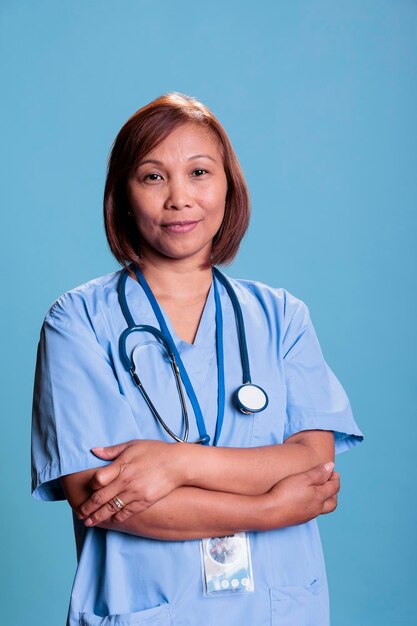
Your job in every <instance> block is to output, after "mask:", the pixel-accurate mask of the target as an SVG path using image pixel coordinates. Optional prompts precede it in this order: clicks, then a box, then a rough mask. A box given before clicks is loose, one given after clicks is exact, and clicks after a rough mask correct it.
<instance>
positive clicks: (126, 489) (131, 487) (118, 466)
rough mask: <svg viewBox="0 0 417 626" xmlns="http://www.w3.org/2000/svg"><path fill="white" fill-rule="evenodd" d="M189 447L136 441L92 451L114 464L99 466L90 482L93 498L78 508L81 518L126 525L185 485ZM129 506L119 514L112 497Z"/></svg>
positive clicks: (88, 522)
mask: <svg viewBox="0 0 417 626" xmlns="http://www.w3.org/2000/svg"><path fill="white" fill-rule="evenodd" d="M184 446H187V444H179V443H176V444H173V443H164V442H162V441H153V440H139V439H133V440H131V441H127V442H126V443H121V444H118V445H115V446H108V447H106V448H92V452H94V454H95V455H96V456H98V457H100V458H101V459H106V460H113V463H111V464H110V465H107V466H105V467H100V468H99V469H98V470H97V471H96V472H95V473H94V475H93V477H92V478H91V480H90V484H89V486H90V487H91V489H92V490H93V491H94V492H93V493H92V495H91V496H90V497H89V498H88V500H86V501H85V502H83V504H82V505H81V506H80V507H79V508H78V510H77V513H78V518H79V519H84V523H85V525H86V526H95V525H97V524H99V523H101V522H102V521H104V520H106V519H108V518H110V517H112V518H113V519H114V520H116V521H117V522H124V521H125V520H126V519H127V518H128V517H130V516H131V515H132V514H133V513H139V512H141V511H144V510H145V509H147V508H148V507H150V506H151V505H152V504H154V503H155V502H157V501H158V500H160V499H161V498H163V497H164V496H167V495H168V494H169V493H170V492H171V491H173V490H174V489H176V488H177V487H179V486H181V485H182V481H183V471H182V468H183V467H184V466H185V463H186V461H185V458H186V457H185V454H186V452H185V451H186V448H185V447H184ZM115 496H118V497H119V498H120V500H121V501H122V502H123V504H125V505H126V506H125V507H124V508H123V509H121V510H120V511H118V509H117V506H116V505H115V503H114V502H113V498H114V497H115Z"/></svg>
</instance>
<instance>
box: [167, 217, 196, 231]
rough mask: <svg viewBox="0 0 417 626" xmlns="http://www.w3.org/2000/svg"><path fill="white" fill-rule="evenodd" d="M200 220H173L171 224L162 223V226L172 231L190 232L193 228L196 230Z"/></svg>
mask: <svg viewBox="0 0 417 626" xmlns="http://www.w3.org/2000/svg"><path fill="white" fill-rule="evenodd" d="M199 221H200V220H198V221H194V222H190V221H184V222H172V223H171V224H162V226H163V228H165V229H166V230H168V231H169V232H170V233H189V232H190V231H191V230H194V228H195V227H196V226H197V224H198V222H199Z"/></svg>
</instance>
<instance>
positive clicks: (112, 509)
mask: <svg viewBox="0 0 417 626" xmlns="http://www.w3.org/2000/svg"><path fill="white" fill-rule="evenodd" d="M128 497H129V495H128V494H127V493H124V492H122V493H121V494H119V495H118V496H117V498H118V501H119V502H121V503H122V504H123V508H122V509H120V507H119V506H117V504H116V503H115V501H114V499H113V498H111V499H110V500H109V501H108V502H106V503H105V504H104V505H103V506H101V507H100V508H99V509H97V510H96V511H94V513H91V515H89V516H88V517H87V519H85V520H84V525H85V526H88V527H90V526H97V525H98V524H101V522H104V521H106V520H108V519H109V518H111V517H113V515H116V513H119V512H120V511H121V510H123V509H124V508H125V507H126V508H127V506H128V505H129V504H130V503H129V501H128Z"/></svg>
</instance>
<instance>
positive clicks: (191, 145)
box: [146, 122, 221, 158]
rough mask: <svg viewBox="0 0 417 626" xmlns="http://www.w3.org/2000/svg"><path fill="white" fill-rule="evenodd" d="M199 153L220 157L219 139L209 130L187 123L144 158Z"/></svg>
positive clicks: (185, 155) (175, 130)
mask: <svg viewBox="0 0 417 626" xmlns="http://www.w3.org/2000/svg"><path fill="white" fill-rule="evenodd" d="M200 153H206V154H210V155H211V156H213V157H220V156H221V147H220V142H219V139H218V137H217V136H216V135H215V133H214V132H213V131H212V130H211V129H209V128H206V127H204V126H201V125H200V124H196V123H193V122H187V123H185V124H181V125H180V126H177V128H175V129H174V130H173V131H172V132H171V133H170V134H169V135H168V136H167V137H165V139H164V140H163V141H161V143H159V144H158V145H157V146H155V147H154V148H152V150H150V151H149V153H148V154H147V155H146V157H147V158H149V157H151V156H155V155H159V156H161V155H163V156H165V157H168V156H169V155H170V154H171V155H174V154H175V155H177V156H181V155H183V156H184V157H190V156H193V155H195V154H200Z"/></svg>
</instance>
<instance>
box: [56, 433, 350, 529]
mask: <svg viewBox="0 0 417 626" xmlns="http://www.w3.org/2000/svg"><path fill="white" fill-rule="evenodd" d="M94 450H95V454H96V455H97V456H99V457H101V458H103V459H108V460H113V462H112V463H111V464H110V465H107V466H105V467H100V468H93V469H91V470H85V471H82V472H77V473H75V474H69V475H67V476H63V477H62V478H61V482H62V485H63V487H64V490H65V494H66V497H67V499H68V501H69V503H70V505H71V506H72V508H73V509H74V510H75V511H76V512H77V514H78V516H79V518H80V519H83V520H84V522H85V523H86V525H87V526H93V525H94V526H100V527H101V528H107V529H111V530H118V531H121V532H126V533H130V534H134V535H140V536H145V537H151V538H154V539H160V540H186V539H197V538H201V537H210V536H221V535H226V534H231V533H234V532H238V531H242V530H268V529H271V528H279V527H283V526H289V525H293V524H300V523H303V522H306V521H308V520H309V519H312V518H313V517H317V516H318V515H320V514H322V513H329V512H331V511H333V510H334V509H335V507H336V504H337V492H338V490H339V476H338V474H337V473H334V472H332V466H331V467H330V468H329V469H328V470H326V469H325V467H324V465H323V464H324V463H327V462H333V461H334V436H333V432H332V431H318V430H311V431H303V432H300V433H296V434H295V435H293V436H291V437H289V438H288V439H287V440H286V441H285V442H284V444H278V445H272V446H263V447H258V448H222V447H209V446H197V445H194V444H167V443H163V442H159V441H137V440H133V441H130V442H127V443H125V444H120V445H118V446H111V447H109V448H95V449H94ZM116 495H117V496H119V497H120V499H121V500H122V501H123V502H124V503H125V504H126V506H125V508H124V509H123V510H122V511H119V512H116V511H115V506H114V504H113V503H112V499H113V498H114V497H115V496H116Z"/></svg>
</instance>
